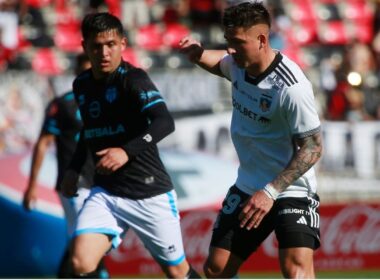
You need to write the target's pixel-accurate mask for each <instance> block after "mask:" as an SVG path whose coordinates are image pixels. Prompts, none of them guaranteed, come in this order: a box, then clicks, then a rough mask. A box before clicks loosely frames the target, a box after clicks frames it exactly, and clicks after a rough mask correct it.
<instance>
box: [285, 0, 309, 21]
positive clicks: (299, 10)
mask: <svg viewBox="0 0 380 280" xmlns="http://www.w3.org/2000/svg"><path fill="white" fill-rule="evenodd" d="M285 8H286V11H287V14H288V15H289V16H290V18H291V19H292V20H294V21H296V22H298V21H306V20H314V19H315V18H316V15H315V10H314V8H313V5H312V2H311V1H310V0H290V1H288V2H287V3H286V5H285Z"/></svg>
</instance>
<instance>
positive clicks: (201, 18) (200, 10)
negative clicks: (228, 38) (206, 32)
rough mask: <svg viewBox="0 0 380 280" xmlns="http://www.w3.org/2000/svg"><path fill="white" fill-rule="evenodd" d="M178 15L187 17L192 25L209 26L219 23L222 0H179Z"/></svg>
mask: <svg viewBox="0 0 380 280" xmlns="http://www.w3.org/2000/svg"><path fill="white" fill-rule="evenodd" d="M180 1H181V4H180V7H181V8H180V15H181V16H185V17H188V18H189V19H190V22H191V25H192V26H193V27H195V28H196V27H200V28H202V27H203V28H210V25H213V24H218V25H219V23H220V19H221V12H222V7H223V1H222V0H202V1H199V0H180Z"/></svg>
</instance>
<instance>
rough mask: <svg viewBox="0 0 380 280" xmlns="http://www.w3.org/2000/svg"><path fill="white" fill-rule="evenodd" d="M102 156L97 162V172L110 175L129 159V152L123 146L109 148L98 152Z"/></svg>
mask: <svg viewBox="0 0 380 280" xmlns="http://www.w3.org/2000/svg"><path fill="white" fill-rule="evenodd" d="M96 155H97V156H99V157H100V159H99V161H98V163H97V164H96V172H98V173H99V174H102V175H108V174H111V173H113V172H115V171H116V170H118V169H119V168H120V167H122V166H123V165H124V164H126V163H127V162H128V160H129V157H128V155H127V153H126V152H125V151H124V150H123V149H122V148H107V149H104V150H101V151H99V152H97V153H96Z"/></svg>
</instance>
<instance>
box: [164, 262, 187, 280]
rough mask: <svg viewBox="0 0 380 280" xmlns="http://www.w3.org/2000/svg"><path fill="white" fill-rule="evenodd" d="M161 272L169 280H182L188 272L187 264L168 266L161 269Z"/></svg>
mask: <svg viewBox="0 0 380 280" xmlns="http://www.w3.org/2000/svg"><path fill="white" fill-rule="evenodd" d="M163 270H164V272H165V274H166V276H167V277H168V278H171V279H184V278H186V275H187V272H188V271H189V264H188V263H187V262H182V263H181V264H179V265H170V266H165V267H163Z"/></svg>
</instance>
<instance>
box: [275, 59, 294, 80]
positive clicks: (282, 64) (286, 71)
mask: <svg viewBox="0 0 380 280" xmlns="http://www.w3.org/2000/svg"><path fill="white" fill-rule="evenodd" d="M278 67H279V68H281V70H282V71H284V73H288V74H289V75H290V76H292V78H293V81H294V82H295V83H298V81H297V79H296V77H295V76H294V75H293V73H292V71H290V69H289V68H288V66H286V65H285V63H283V62H282V61H281V62H280V64H279V65H278ZM283 68H285V69H283Z"/></svg>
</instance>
